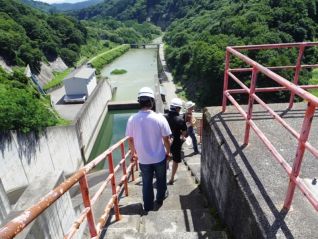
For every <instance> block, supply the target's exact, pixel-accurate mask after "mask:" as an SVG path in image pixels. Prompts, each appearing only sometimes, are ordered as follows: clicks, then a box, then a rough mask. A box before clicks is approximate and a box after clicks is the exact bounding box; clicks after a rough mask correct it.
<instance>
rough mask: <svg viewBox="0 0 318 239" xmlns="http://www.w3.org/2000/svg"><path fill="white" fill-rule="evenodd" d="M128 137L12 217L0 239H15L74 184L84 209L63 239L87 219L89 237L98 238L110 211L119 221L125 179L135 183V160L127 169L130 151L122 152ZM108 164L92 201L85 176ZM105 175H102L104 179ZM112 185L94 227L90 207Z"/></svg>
mask: <svg viewBox="0 0 318 239" xmlns="http://www.w3.org/2000/svg"><path fill="white" fill-rule="evenodd" d="M127 139H128V138H127V137H126V138H123V139H122V140H120V141H119V142H117V143H116V144H114V145H113V146H112V147H110V148H109V149H107V150H106V151H105V152H104V153H102V154H101V155H99V156H98V157H97V158H95V159H94V160H93V161H91V162H90V163H89V164H87V165H85V166H84V167H83V168H81V169H80V170H78V171H77V172H76V173H74V174H73V175H72V176H71V177H70V178H68V179H67V180H65V181H64V182H63V183H61V184H60V185H59V186H58V187H56V188H55V189H53V190H52V191H51V192H49V193H48V194H47V195H46V196H44V197H43V198H42V199H41V200H40V201H39V202H38V203H37V204H35V205H33V206H32V207H30V208H29V209H27V210H25V211H24V212H23V213H22V214H21V215H20V216H18V217H16V218H14V219H13V220H11V221H10V222H8V223H7V224H6V225H5V226H4V227H2V228H0V238H1V239H9V238H13V237H15V236H16V235H17V234H18V233H20V232H21V231H22V230H23V229H24V228H25V227H26V226H27V225H28V224H30V223H31V222H32V221H33V220H35V219H36V218H37V217H38V216H40V215H41V213H43V212H44V210H45V209H47V208H48V207H49V206H51V205H52V204H54V203H56V201H57V200H58V199H59V198H60V197H61V196H62V195H63V194H65V193H66V192H68V191H69V190H70V188H71V187H72V186H73V185H75V184H76V183H77V182H78V183H79V184H80V190H81V193H82V198H83V204H84V210H83V211H82V212H81V213H80V216H79V217H78V219H77V220H76V221H75V222H74V223H73V225H72V227H71V228H70V230H69V232H68V233H67V234H66V235H65V236H64V238H72V237H73V236H74V234H75V233H76V231H77V230H78V228H79V226H80V225H81V223H82V222H83V221H84V220H85V218H86V219H87V223H88V227H89V232H90V236H91V238H98V237H99V235H100V233H101V231H102V228H103V226H104V225H105V223H106V221H107V219H108V217H109V213H110V210H111V209H112V208H114V211H115V216H116V220H120V212H119V207H118V195H119V193H120V192H121V191H122V190H123V189H124V190H125V195H126V196H128V178H129V176H130V175H131V176H132V180H134V167H136V170H138V168H137V161H136V160H135V159H132V158H131V160H130V163H129V166H128V167H126V159H127V158H128V156H129V155H130V151H128V152H127V153H125V145H124V144H125V142H126V141H127ZM116 149H120V151H121V161H120V162H119V164H118V165H117V166H116V167H115V168H114V164H113V152H114V150H116ZM104 160H105V161H106V160H107V161H108V170H109V172H108V177H107V178H106V180H105V181H104V182H103V183H102V185H101V186H100V188H99V189H98V191H97V192H96V193H95V195H94V196H93V197H92V198H91V197H90V195H89V188H88V182H87V173H88V172H89V171H91V170H92V169H93V168H95V167H96V165H97V164H99V163H101V162H102V161H104ZM120 167H121V168H122V170H123V176H122V178H121V180H120V182H119V183H116V180H115V174H116V172H118V170H119V169H120ZM106 176H107V175H105V177H106ZM109 182H110V183H111V187H112V198H111V199H110V200H109V201H108V202H107V204H106V206H105V209H104V213H103V214H102V216H101V217H100V218H99V220H98V223H97V224H95V220H94V215H93V206H94V204H95V203H96V202H97V200H98V198H99V197H100V195H101V194H102V193H103V191H104V189H105V188H106V186H107V185H108V184H109Z"/></svg>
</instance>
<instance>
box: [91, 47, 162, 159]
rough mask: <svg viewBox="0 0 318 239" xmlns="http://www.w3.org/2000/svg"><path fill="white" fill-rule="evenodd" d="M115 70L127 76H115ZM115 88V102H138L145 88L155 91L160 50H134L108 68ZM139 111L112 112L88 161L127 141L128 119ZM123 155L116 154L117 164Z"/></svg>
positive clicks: (104, 70)
mask: <svg viewBox="0 0 318 239" xmlns="http://www.w3.org/2000/svg"><path fill="white" fill-rule="evenodd" d="M114 69H125V70H126V71H127V73H126V74H123V75H112V74H110V73H111V72H112V71H113V70H114ZM101 74H102V76H104V77H107V78H108V80H109V82H110V84H111V85H112V87H117V90H116V94H115V95H114V96H113V101H119V102H120V101H132V100H136V98H137V93H138V90H139V89H140V88H141V87H143V86H149V87H151V88H153V89H154V80H155V75H156V74H157V49H131V50H129V51H128V52H127V53H125V54H124V55H122V56H121V57H119V58H117V59H116V60H115V61H114V62H112V63H111V64H109V65H107V66H106V67H105V68H104V69H103V70H102V71H101ZM135 112H136V110H130V111H127V110H126V111H119V110H116V111H109V112H108V113H107V115H106V117H105V119H104V121H103V124H102V127H101V129H100V132H99V134H98V137H97V139H96V142H95V144H94V146H93V149H92V152H91V154H90V156H89V161H90V160H92V159H93V158H95V157H96V156H97V155H99V154H101V153H102V152H104V151H105V150H106V149H107V148H108V147H109V146H110V145H112V144H114V143H116V142H117V141H118V140H120V139H121V138H123V137H124V135H125V129H126V124H127V121H128V118H129V117H130V116H131V115H132V114H133V113H135ZM119 159H120V153H119V152H115V154H114V160H115V162H116V163H117V162H118V160H119Z"/></svg>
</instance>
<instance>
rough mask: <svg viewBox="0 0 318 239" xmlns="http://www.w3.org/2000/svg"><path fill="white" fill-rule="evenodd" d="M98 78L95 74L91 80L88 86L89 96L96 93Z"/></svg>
mask: <svg viewBox="0 0 318 239" xmlns="http://www.w3.org/2000/svg"><path fill="white" fill-rule="evenodd" d="M96 82H97V81H96V76H95V73H94V74H93V75H92V77H91V78H90V79H89V81H88V84H87V95H91V93H92V92H93V91H94V89H95V87H96V85H97V83H96Z"/></svg>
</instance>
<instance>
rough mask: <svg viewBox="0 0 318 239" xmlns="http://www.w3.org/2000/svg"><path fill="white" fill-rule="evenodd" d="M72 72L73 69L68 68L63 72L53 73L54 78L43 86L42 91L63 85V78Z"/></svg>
mask: <svg viewBox="0 0 318 239" xmlns="http://www.w3.org/2000/svg"><path fill="white" fill-rule="evenodd" d="M72 70H73V68H68V69H66V70H65V71H63V72H55V73H54V78H53V79H52V80H51V81H50V82H48V83H47V84H46V85H45V86H43V89H44V90H49V89H51V88H53V87H56V86H58V85H61V84H62V83H63V80H64V78H65V77H66V76H67V75H68V74H69V73H70V72H71V71H72Z"/></svg>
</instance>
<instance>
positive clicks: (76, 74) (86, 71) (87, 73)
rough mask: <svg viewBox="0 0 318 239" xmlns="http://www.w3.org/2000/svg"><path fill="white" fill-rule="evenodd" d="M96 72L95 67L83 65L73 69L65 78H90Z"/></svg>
mask: <svg viewBox="0 0 318 239" xmlns="http://www.w3.org/2000/svg"><path fill="white" fill-rule="evenodd" d="M94 73H95V69H94V68H90V67H82V68H78V69H75V70H74V71H72V72H71V73H70V74H69V75H68V76H67V77H65V80H68V79H72V78H81V79H88V78H90V77H91V76H92V75H93V74H94Z"/></svg>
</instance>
